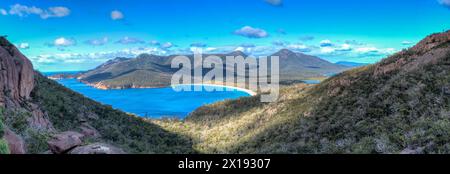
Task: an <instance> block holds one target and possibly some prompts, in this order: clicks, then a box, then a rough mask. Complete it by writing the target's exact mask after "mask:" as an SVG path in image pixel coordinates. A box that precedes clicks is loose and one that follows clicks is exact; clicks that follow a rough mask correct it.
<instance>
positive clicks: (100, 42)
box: [84, 37, 109, 46]
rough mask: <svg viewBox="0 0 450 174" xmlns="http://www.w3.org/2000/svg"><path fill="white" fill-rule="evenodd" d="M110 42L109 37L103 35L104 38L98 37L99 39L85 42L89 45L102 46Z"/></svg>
mask: <svg viewBox="0 0 450 174" xmlns="http://www.w3.org/2000/svg"><path fill="white" fill-rule="evenodd" d="M108 42H109V38H108V37H103V38H98V39H91V40H87V41H85V42H84V43H86V44H88V45H92V46H102V45H105V44H107V43H108Z"/></svg>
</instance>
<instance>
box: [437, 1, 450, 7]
mask: <svg viewBox="0 0 450 174" xmlns="http://www.w3.org/2000/svg"><path fill="white" fill-rule="evenodd" d="M439 3H440V4H441V5H443V6H446V7H448V8H450V0H439Z"/></svg>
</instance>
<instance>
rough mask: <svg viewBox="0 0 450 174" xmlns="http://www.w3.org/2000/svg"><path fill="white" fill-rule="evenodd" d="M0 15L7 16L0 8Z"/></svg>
mask: <svg viewBox="0 0 450 174" xmlns="http://www.w3.org/2000/svg"><path fill="white" fill-rule="evenodd" d="M0 15H3V16H6V15H8V12H7V11H6V10H5V9H3V8H1V9H0Z"/></svg>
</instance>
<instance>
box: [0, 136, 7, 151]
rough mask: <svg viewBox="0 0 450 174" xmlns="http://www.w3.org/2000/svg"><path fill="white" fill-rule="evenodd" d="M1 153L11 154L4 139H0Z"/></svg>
mask: <svg viewBox="0 0 450 174" xmlns="http://www.w3.org/2000/svg"><path fill="white" fill-rule="evenodd" d="M0 154H9V147H8V143H7V142H6V141H5V140H4V139H0Z"/></svg>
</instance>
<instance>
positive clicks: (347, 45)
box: [336, 44, 352, 51]
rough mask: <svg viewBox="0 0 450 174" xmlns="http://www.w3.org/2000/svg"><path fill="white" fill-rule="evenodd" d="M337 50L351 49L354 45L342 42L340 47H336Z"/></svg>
mask: <svg viewBox="0 0 450 174" xmlns="http://www.w3.org/2000/svg"><path fill="white" fill-rule="evenodd" d="M336 50H337V51H351V50H352V46H351V45H350V44H342V45H341V46H340V47H339V48H337V49H336Z"/></svg>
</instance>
